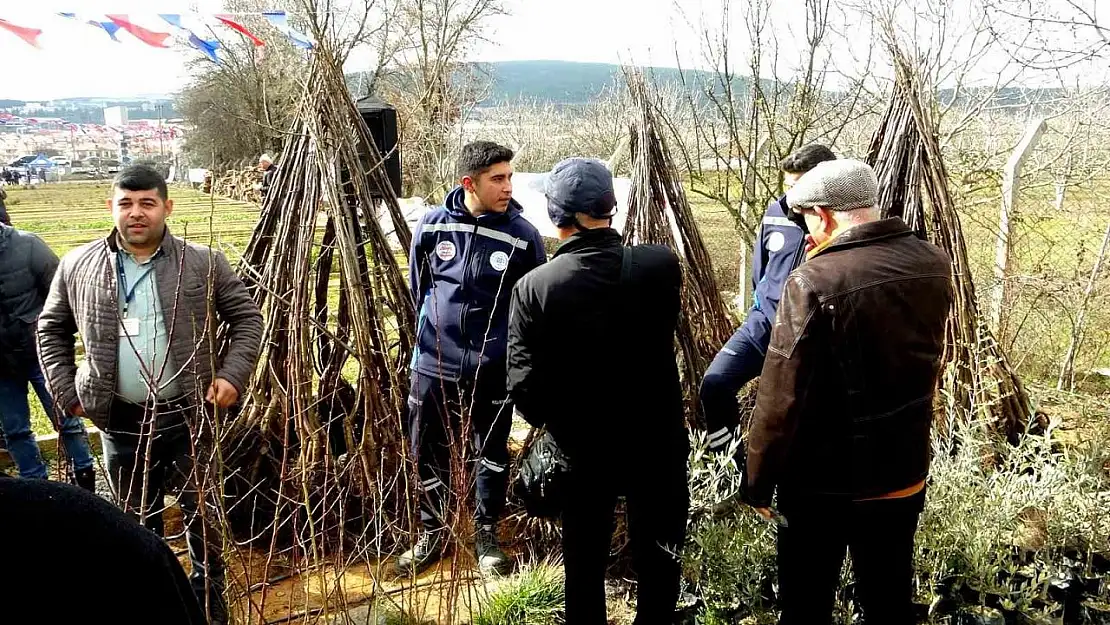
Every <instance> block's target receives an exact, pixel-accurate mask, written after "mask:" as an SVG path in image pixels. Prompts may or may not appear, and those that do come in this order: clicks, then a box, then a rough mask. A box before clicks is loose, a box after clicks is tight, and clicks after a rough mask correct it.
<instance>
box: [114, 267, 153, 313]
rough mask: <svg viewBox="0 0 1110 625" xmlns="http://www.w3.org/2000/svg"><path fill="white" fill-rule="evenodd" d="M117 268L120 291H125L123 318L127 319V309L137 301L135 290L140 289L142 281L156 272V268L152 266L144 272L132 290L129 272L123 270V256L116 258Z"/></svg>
mask: <svg viewBox="0 0 1110 625" xmlns="http://www.w3.org/2000/svg"><path fill="white" fill-rule="evenodd" d="M152 260H153V259H152ZM116 268H117V269H118V270H119V286H120V289H121V290H122V291H123V316H124V317H126V316H127V309H128V308H129V307H130V306H131V300H133V299H135V289H137V288H139V285H140V284H141V283H142V281H143V280H144V279H146V277H147V276H149V275H150V272H152V271H154V267H153V266H151V267H150V268H149V269H147V270H146V271H145V272H143V275H141V276H139V278H138V279H137V280H135V284H132V285H131V288H130V289H128V288H127V272H126V271H125V270H124V268H123V256H122V255H119V256H117V257H116Z"/></svg>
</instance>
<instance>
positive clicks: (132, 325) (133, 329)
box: [119, 317, 139, 336]
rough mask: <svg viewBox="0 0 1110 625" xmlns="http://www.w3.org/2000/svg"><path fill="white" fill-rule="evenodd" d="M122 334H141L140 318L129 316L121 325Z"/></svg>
mask: <svg viewBox="0 0 1110 625" xmlns="http://www.w3.org/2000/svg"><path fill="white" fill-rule="evenodd" d="M119 335H120V336H139V320H138V319H136V318H134V317H127V318H125V319H123V322H122V323H121V324H120V326H119Z"/></svg>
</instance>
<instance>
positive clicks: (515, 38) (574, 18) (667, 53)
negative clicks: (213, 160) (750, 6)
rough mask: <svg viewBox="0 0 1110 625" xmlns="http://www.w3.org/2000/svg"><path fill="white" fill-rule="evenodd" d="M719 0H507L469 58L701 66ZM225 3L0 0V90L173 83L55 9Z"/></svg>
mask: <svg viewBox="0 0 1110 625" xmlns="http://www.w3.org/2000/svg"><path fill="white" fill-rule="evenodd" d="M720 1H721V0H682V3H681V4H682V7H683V9H682V11H679V10H678V9H676V8H675V6H676V4H675V2H674V0H505V3H506V6H507V7H508V8H509V9H510V11H511V15H509V16H505V17H499V18H496V19H495V20H494V21H493V22H492V23H491V25H490V29H489V32H488V36H489V39H490V42H489V43H482V44H479V45H478V46H476V47H475V48H474V50H472V51H471V52H470V58H471V59H474V60H489V61H502V60H518V59H556V60H567V61H590V62H603V63H620V62H632V63H637V64H642V65H661V66H674V65H675V64H676V55H677V58H680V59H681V60H682V64H683V66H686V67H698V66H704V65H705V63H704V62H703V60H702V59H703V56H702V53H701V46H702V42H701V41H700V40H699V38H698V36H697V31H698V30H699V27H700V24H701V23H702V19H703V16H711V18H715V17H716V16H717V15H719V2H720ZM962 1H963V2H966V0H962ZM1049 1H1053V0H1049ZM1107 1H1110V0H1107ZM743 2H744V0H733V16H732V23H733V37H732V44H733V48H734V54H733V56H734V62H739V61H742V60H743V59H744V55H745V53H746V49H745V45H746V42H745V35H744V29H743V26H742V23H741V22H740V16H739V14H740V12H741V3H743ZM955 2H956V3H957V4H960V3H961V0H955ZM9 4H15V6H9ZM833 4H834V5H836V3H833ZM222 5H223V2H222V0H192V1H183V0H36V1H35V2H33V3H26V2H21V3H19V4H16V3H15V2H14V0H0V18H5V19H8V20H9V21H11V22H13V23H16V24H19V25H22V26H30V27H35V28H41V29H42V30H43V31H44V32H43V34H42V36H41V38H40V42H41V44H42V49H41V50H36V49H34V48H31V47H30V46H28V45H26V44H25V43H23V42H22V41H20V40H19V39H17V38H16V37H14V36H12V35H11V34H9V33H7V32H5V31H0V59H2V62H3V67H5V71H4V72H3V73H0V98H17V99H25V100H42V99H54V98H61V97H75V96H134V95H142V94H168V93H172V92H174V91H176V90H177V89H179V88H180V87H181V86H182V85H183V84H184V83H185V82H186V81H187V80H188V76H186V74H185V69H184V61H185V60H186V59H188V58H189V56H190V54H192V53H191V52H190V51H188V50H184V49H169V50H160V49H156V48H152V47H149V46H147V45H145V44H143V43H141V42H139V41H138V40H136V39H135V38H133V37H131V36H130V35H128V34H126V33H122V32H121V33H119V34H118V35H117V36H118V37H119V38H120V39H121V41H122V43H115V42H113V41H111V40H110V39H109V38H108V37H107V35H106V34H105V33H104V32H102V31H98V30H97V29H95V28H93V27H91V26H85V25H82V24H79V23H76V22H73V21H70V20H66V19H64V18H61V17H59V16H57V15H56V12H57V11H68V12H73V11H77V10H80V11H83V12H85V13H87V14H98V13H125V14H131V15H132V17H133V19H136V20H137V21H139V22H140V23H150V24H154V25H157V24H159V23H160V22H159V21H158V20H157V18H156V16H155V15H154V13H155V12H161V13H176V12H186V11H190V10H192V11H199V12H202V13H213V12H219V11H220V10H221V8H222ZM800 5H801V0H774V8H773V12H772V21H773V22H774V28H773V32H774V36H775V37H776V39H777V40H778V43H779V46H780V47H781V48H782V49H784V50H790V49H791V48H796V46H792V45H791V41H792V40H794V38H795V37H798V36H799V34H800V33H798V32H794V31H795V30H797V29H798V27H799V26H798V24H797V21H798V19H797V17H796V12H797V7H799V6H800ZM841 17H842V16H841ZM958 17H959V16H957V19H958ZM144 20H151V21H149V22H147V21H144ZM268 36H269V38H270V39H273V40H274V41H273V43H272V44H268V45H287V44H286V43H285V42H284V41H282V40H281V35H280V34H278V33H277V32H276V31H272V30H270V31H269V32H268ZM849 39H850V40H852V41H853V42H854V45H855V46H856V48H857V49H855V50H847V49H843V50H839V51H838V54H837V55H836V57H835V59H834V60H835V62H836V64H838V65H839V64H844V63H851V62H853V60H854V59H856V58H857V57H859V56H861V55H863V54H865V53H866V51H867V50H868V49H869V48H871V47H872V46H871V45H870V43H869V39H870V38H869V33H858V32H853V36H852V37H850V38H849ZM781 56H782V59H781V60H780V63H781V64H783V65H784V67H782V68H780V69H781V70H782V71H783V73H784V74H785V73H789V71H790V70H791V69H792V68H791V67H790V64H791V63H794V62H796V59H791V58H790V55H789V54H783V55H781ZM353 58H354V59H356V60H357V59H358V56H357V55H356V56H355V57H353ZM996 60H997V59H996ZM12 68H18V69H17V70H14V71H13V70H12ZM347 69H348V70H354V69H360V68H359V67H357V66H355V67H353V66H348V68H347Z"/></svg>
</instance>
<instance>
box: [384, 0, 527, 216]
mask: <svg viewBox="0 0 1110 625" xmlns="http://www.w3.org/2000/svg"><path fill="white" fill-rule="evenodd" d="M504 12H505V9H504V6H503V3H502V0H401V6H400V10H399V12H398V14H397V16H396V19H397V24H398V25H397V27H396V29H395V31H394V32H395V33H396V35H397V37H398V38H399V39H398V41H399V42H400V45H399V46H398V51H399V52H398V55H397V58H396V59H395V63H394V64H392V65H391V66H389V69H388V71H387V72H386V73H385V75H383V76H382V80H381V82H380V88H379V89H377V91H378V92H379V93H382V94H383V95H385V96H386V98H387V99H388V100H389V101H390V102H391V103H393V104H394V105H395V106H396V107H397V108H398V118H399V124H400V129H399V130H400V134H401V141H402V151H401V153H402V154H403V158H404V159H405V167H404V172H405V181H404V189H405V192H406V193H414V192H415V193H420V194H424V195H429V196H432V197H437V196H439V195H441V194H442V192H443V191H445V190H446V188H447V186H448V184H449V182H450V180H451V179H452V178H453V177H454V176H453V160H454V158H453V156H454V153H455V150H456V149H457V148H458V143H459V142H460V140H461V139H460V137H461V134H460V133H459V130H460V129H459V126H460V122H461V121H462V120H464V119H465V117H466V115H467V113H468V112H469V109H470V108H471V107H472V106H473V105H474V104H476V103H477V102H479V101H481V99H482V98H483V94H484V91H485V87H486V77H485V76H483V75H481V73H480V72H479V70H478V68H476V67H475V66H473V65H470V64H467V63H464V59H465V57H466V54H467V52H468V51H469V50H470V49H471V47H472V46H473V45H475V44H476V43H478V42H479V41H482V40H483V33H484V31H485V28H486V27H487V26H488V22H489V20H490V18H492V17H495V16H498V15H502V14H504Z"/></svg>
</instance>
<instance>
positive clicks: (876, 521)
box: [778, 491, 925, 625]
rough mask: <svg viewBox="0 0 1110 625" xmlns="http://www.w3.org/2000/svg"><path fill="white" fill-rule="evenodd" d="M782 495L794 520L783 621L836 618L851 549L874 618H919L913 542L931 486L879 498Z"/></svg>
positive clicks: (816, 622) (784, 556)
mask: <svg viewBox="0 0 1110 625" xmlns="http://www.w3.org/2000/svg"><path fill="white" fill-rule="evenodd" d="M781 499H782V502H781V511H782V514H783V516H785V517H786V520H787V521H788V523H789V527H785V528H779V531H778V568H779V595H780V596H779V607H780V608H781V609H782V617H781V618H780V620H779V623H780V624H781V625H801V624H804V625H820V624H821V623H831V619H832V609H833V602H834V601H835V599H836V589H837V586H838V585H839V582H840V569H841V567H842V566H843V564H844V554H845V553H848V552H850V553H851V554H852V572H853V574H854V576H855V582H856V597H857V599H858V601H859V603H860V607H861V608H862V609H863V615H864V617H865V618H866V619H867V622H868V623H877V624H881V625H909V624H911V623H913V622H914V617H913V605H912V601H913V545H914V534H915V533H916V532H917V521H918V517H919V516H920V515H921V510H922V509H923V508H924V505H925V492H924V491H922V492H920V493H918V494H916V495H913V496H911V497H904V498H901V499H879V500H872V501H851V500H848V499H839V498H830V497H803V496H799V497H797V498H792V497H789V496H788V495H784V496H782V498H781Z"/></svg>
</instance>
